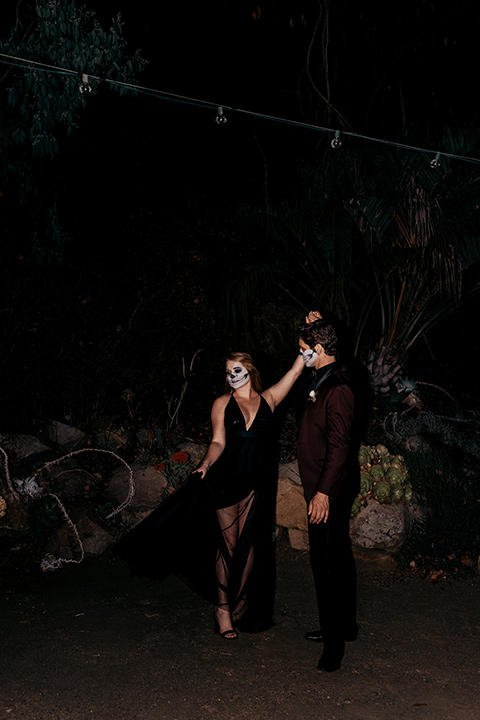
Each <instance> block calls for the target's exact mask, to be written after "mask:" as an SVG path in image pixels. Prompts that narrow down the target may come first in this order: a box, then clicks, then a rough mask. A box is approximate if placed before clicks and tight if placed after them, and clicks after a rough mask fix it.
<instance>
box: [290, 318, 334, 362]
mask: <svg viewBox="0 0 480 720" xmlns="http://www.w3.org/2000/svg"><path fill="white" fill-rule="evenodd" d="M299 335H300V339H301V340H303V342H304V343H305V344H306V345H308V347H310V348H314V347H315V345H318V344H320V345H322V346H323V349H324V351H325V353H326V354H327V355H336V354H337V346H338V337H337V333H336V332H335V329H334V327H333V325H330V323H328V322H326V321H325V320H316V321H315V322H313V323H309V324H305V325H302V327H301V328H300V332H299Z"/></svg>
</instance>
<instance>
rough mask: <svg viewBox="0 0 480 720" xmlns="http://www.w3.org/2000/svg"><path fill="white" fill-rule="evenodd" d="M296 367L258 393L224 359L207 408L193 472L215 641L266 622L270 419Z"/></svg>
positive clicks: (242, 370) (244, 359) (251, 376)
mask: <svg viewBox="0 0 480 720" xmlns="http://www.w3.org/2000/svg"><path fill="white" fill-rule="evenodd" d="M303 368H304V362H303V360H302V357H301V356H299V357H298V358H297V359H296V360H295V362H294V364H293V366H292V368H291V369H290V370H289V371H288V372H287V373H286V374H285V375H284V376H283V378H282V379H281V380H280V381H279V382H278V383H276V384H275V385H273V386H272V387H271V388H269V389H268V390H265V391H264V392H262V390H261V386H260V376H259V373H258V371H257V369H256V368H255V366H254V365H253V361H252V358H251V357H250V355H248V354H247V353H233V354H232V355H230V356H229V357H228V358H227V365H226V372H227V382H228V384H229V385H230V388H231V390H230V392H229V393H227V394H226V395H222V396H221V397H219V398H217V400H215V402H214V404H213V407H212V414H211V418H212V427H213V437H212V441H211V443H210V446H209V448H208V451H207V454H206V455H205V458H204V459H203V462H202V463H201V465H200V466H199V467H198V468H197V472H198V473H199V474H200V475H201V477H202V478H205V484H206V487H207V490H208V491H209V493H210V495H211V497H212V499H213V502H214V505H215V509H216V515H217V519H218V525H219V529H220V532H221V534H220V535H219V547H218V549H217V554H216V560H215V570H216V581H217V592H218V599H217V606H216V610H215V625H216V629H217V631H218V632H219V634H220V635H221V636H222V637H224V638H226V639H234V638H236V637H237V636H238V635H237V630H236V629H235V628H236V627H237V628H240V629H243V630H246V631H258V630H262V629H266V628H267V627H270V626H271V625H272V623H273V620H272V611H273V593H274V586H273V580H274V556H273V513H274V509H275V480H276V453H275V448H274V446H273V442H272V441H273V438H272V434H273V412H274V410H275V408H276V406H277V405H278V404H279V403H280V402H281V401H282V400H283V398H284V397H285V396H286V394H287V393H288V391H289V390H290V389H291V387H292V385H293V384H294V382H295V380H296V379H297V378H298V377H299V375H300V374H301V372H302V370H303Z"/></svg>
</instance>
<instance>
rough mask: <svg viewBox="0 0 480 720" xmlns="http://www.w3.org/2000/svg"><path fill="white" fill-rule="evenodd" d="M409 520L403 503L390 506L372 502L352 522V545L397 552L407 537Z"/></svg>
mask: <svg viewBox="0 0 480 720" xmlns="http://www.w3.org/2000/svg"><path fill="white" fill-rule="evenodd" d="M409 518H410V516H409V513H408V510H407V506H406V505H405V504H404V503H403V502H399V503H392V504H390V505H389V504H386V503H385V504H383V503H379V502H377V501H376V500H370V501H369V503H368V504H367V506H366V507H364V508H362V509H361V510H360V512H359V513H358V515H355V516H354V517H353V518H351V520H350V537H351V539H352V543H353V545H355V546H357V547H362V548H370V549H374V550H385V551H387V552H391V553H394V552H397V551H398V550H400V548H401V546H402V545H403V543H404V541H405V539H406V537H407V534H408V529H409Z"/></svg>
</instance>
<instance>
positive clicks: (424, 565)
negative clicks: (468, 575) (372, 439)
mask: <svg viewBox="0 0 480 720" xmlns="http://www.w3.org/2000/svg"><path fill="white" fill-rule="evenodd" d="M442 440H443V442H442ZM469 445H470V447H471V443H469ZM404 455H405V461H406V464H407V467H408V470H409V477H410V480H411V482H412V485H413V488H414V493H415V498H416V500H417V501H418V503H419V504H420V506H421V507H422V513H423V514H422V517H421V519H418V520H416V521H415V522H414V523H413V525H412V528H411V531H410V533H409V536H408V539H407V542H406V543H405V545H404V547H403V548H402V551H401V553H400V555H399V560H400V561H401V562H402V563H403V564H406V565H407V564H409V565H410V566H411V567H417V568H420V569H423V570H425V571H431V570H442V571H444V572H446V573H449V574H452V573H454V574H458V573H465V572H472V571H474V570H475V569H476V568H477V560H478V557H479V555H480V475H479V473H478V456H476V455H469V454H467V453H465V452H464V451H462V450H461V449H460V448H459V447H458V444H452V443H450V444H449V443H448V442H445V434H444V435H443V438H442V436H437V437H432V436H431V437H430V438H429V442H428V445H426V446H425V447H422V448H421V449H418V450H415V451H410V452H405V453H404Z"/></svg>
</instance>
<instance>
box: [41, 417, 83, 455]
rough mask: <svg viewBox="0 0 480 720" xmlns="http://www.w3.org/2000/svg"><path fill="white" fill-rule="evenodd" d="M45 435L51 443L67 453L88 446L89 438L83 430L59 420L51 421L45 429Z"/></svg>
mask: <svg viewBox="0 0 480 720" xmlns="http://www.w3.org/2000/svg"><path fill="white" fill-rule="evenodd" d="M45 435H46V437H47V439H48V440H50V442H54V443H56V444H57V445H60V446H61V447H62V448H63V449H64V450H65V451H66V452H67V453H68V452H72V451H73V450H79V449H80V448H81V447H83V446H84V445H85V444H86V439H87V436H86V435H85V433H84V432H83V430H78V428H75V427H72V426H71V425H65V423H61V422H59V421H58V420H51V421H50V422H49V423H48V425H47V427H46V428H45Z"/></svg>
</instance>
